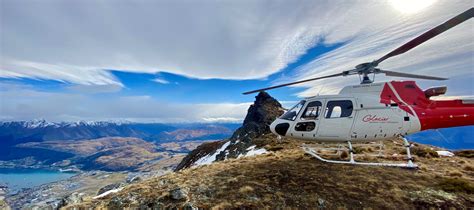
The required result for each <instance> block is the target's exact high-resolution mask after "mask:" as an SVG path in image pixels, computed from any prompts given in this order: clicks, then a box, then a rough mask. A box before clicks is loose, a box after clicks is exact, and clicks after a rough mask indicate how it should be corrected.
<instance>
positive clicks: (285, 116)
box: [280, 100, 306, 121]
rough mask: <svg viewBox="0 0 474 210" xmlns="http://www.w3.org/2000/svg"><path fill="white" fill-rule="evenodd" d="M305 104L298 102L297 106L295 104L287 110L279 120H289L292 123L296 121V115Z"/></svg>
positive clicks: (303, 101)
mask: <svg viewBox="0 0 474 210" xmlns="http://www.w3.org/2000/svg"><path fill="white" fill-rule="evenodd" d="M305 103H306V101H305V100H302V101H300V102H299V103H298V104H296V105H295V106H294V107H293V108H291V109H290V110H288V111H287V112H286V113H285V114H283V115H282V116H281V117H280V119H284V120H291V121H294V120H295V119H296V116H298V113H300V111H301V109H302V108H303V106H304V104H305Z"/></svg>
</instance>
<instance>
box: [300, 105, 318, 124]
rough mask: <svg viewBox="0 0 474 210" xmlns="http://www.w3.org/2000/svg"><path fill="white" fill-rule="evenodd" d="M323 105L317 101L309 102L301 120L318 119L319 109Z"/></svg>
mask: <svg viewBox="0 0 474 210" xmlns="http://www.w3.org/2000/svg"><path fill="white" fill-rule="evenodd" d="M322 106H323V104H322V103H321V102H319V101H312V102H309V103H308V105H307V106H306V109H305V110H304V112H303V114H302V115H301V119H302V120H315V119H316V118H318V117H319V113H320V112H321V107H322Z"/></svg>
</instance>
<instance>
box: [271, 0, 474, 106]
mask: <svg viewBox="0 0 474 210" xmlns="http://www.w3.org/2000/svg"><path fill="white" fill-rule="evenodd" d="M471 4H472V3H470V2H464V1H454V2H452V1H449V2H447V1H438V2H436V3H434V4H433V5H432V6H431V7H429V8H428V9H426V10H423V11H422V12H419V13H417V14H409V15H407V14H403V15H400V14H399V15H397V18H396V19H390V18H387V17H389V16H390V15H389V14H385V15H382V14H379V13H378V12H377V11H379V12H380V11H387V8H385V9H384V8H383V7H384V6H383V5H374V6H373V7H372V8H366V10H361V8H358V9H354V11H353V12H357V11H359V12H360V11H364V12H365V13H367V14H371V15H370V17H366V18H363V17H361V16H360V15H354V14H347V15H348V16H353V17H355V18H354V19H346V20H347V22H349V23H350V24H351V25H350V26H349V25H344V24H342V25H340V26H339V27H337V28H335V30H336V31H337V32H338V33H340V34H339V35H338V33H331V34H328V36H327V37H326V38H327V43H328V44H330V43H333V42H338V41H341V40H343V39H341V37H337V36H342V35H343V34H348V33H346V30H348V31H351V32H354V36H353V37H352V38H350V40H349V41H348V42H347V43H346V44H345V45H343V46H342V47H340V48H338V49H336V50H333V51H331V52H329V53H326V54H324V55H322V56H320V57H318V58H316V59H315V60H313V61H312V62H310V63H308V64H306V65H303V66H300V67H299V68H297V69H296V70H295V72H294V75H293V77H291V78H286V80H285V79H283V80H280V81H278V82H288V81H290V80H291V81H293V80H301V79H308V78H311V77H318V76H323V75H328V74H334V73H339V72H342V71H344V70H349V69H353V68H354V67H355V66H356V65H357V64H360V63H364V62H370V61H373V60H376V59H378V58H380V57H382V56H383V55H384V54H386V53H388V52H390V51H391V50H393V49H395V48H397V47H399V46H401V45H402V44H404V43H406V42H407V41H409V40H411V39H413V38H415V37H416V36H418V35H420V34H421V33H423V32H425V31H427V30H429V29H431V28H433V27H435V26H437V25H439V24H441V23H443V22H444V21H446V20H448V19H450V18H452V17H453V16H455V15H457V14H459V13H461V12H463V11H465V10H467V9H468V8H470V7H471V6H472V5H471ZM379 17H382V18H379ZM367 19H373V20H371V21H370V20H369V21H367ZM336 22H337V21H336ZM473 28H474V22H473V20H468V21H466V22H464V23H462V24H461V25H458V26H456V27H455V28H452V29H451V30H449V31H447V32H445V33H443V34H441V35H439V36H437V37H435V38H433V39H431V40H429V41H428V42H425V43H423V44H422V45H420V46H418V47H417V48H415V49H412V50H411V51H408V52H407V53H405V54H402V55H399V56H397V57H393V58H390V59H388V60H386V61H384V62H383V63H382V64H380V65H379V67H380V68H381V69H386V70H394V71H400V72H407V73H415V74H427V75H434V76H440V77H448V78H451V79H452V80H453V81H447V82H442V83H440V82H438V83H433V82H430V81H423V80H419V84H420V85H422V86H426V85H440V84H446V83H447V84H452V85H454V86H456V84H455V83H456V81H455V80H457V81H458V82H459V81H463V80H465V79H462V80H460V79H461V78H466V77H467V78H468V80H471V81H472V80H473V79H474V78H473V77H474V74H473V73H474V72H473V71H472V66H473V65H474V60H473V59H472V58H473V57H474V52H473V51H472V49H474V38H473V36H472V32H473V31H472V29H473ZM341 34H342V35H341ZM390 79H395V80H402V79H404V78H396V77H395V78H393V77H385V76H382V75H377V76H376V80H377V81H386V80H390ZM405 80H407V79H405ZM358 82H359V80H358V78H357V76H352V77H345V78H339V79H326V80H320V81H315V82H309V83H304V84H300V85H296V86H300V87H308V89H306V90H304V91H302V92H300V93H298V94H297V95H298V96H299V97H309V96H314V95H316V94H318V93H321V94H334V93H337V92H338V91H339V90H340V89H341V88H342V87H344V86H345V85H347V84H357V83H358ZM462 84H464V86H462V87H459V85H457V86H456V89H454V91H452V92H456V93H460V94H472V91H471V89H470V88H466V87H467V86H469V84H470V83H469V82H465V81H464V83H462ZM471 86H472V85H471Z"/></svg>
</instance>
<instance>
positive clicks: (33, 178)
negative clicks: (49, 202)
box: [0, 168, 76, 193]
mask: <svg viewBox="0 0 474 210" xmlns="http://www.w3.org/2000/svg"><path fill="white" fill-rule="evenodd" d="M75 174H76V173H71V172H59V171H52V170H43V169H5V168H0V185H6V186H7V187H8V189H9V193H15V192H17V191H18V190H21V189H22V188H32V187H36V186H40V185H42V184H46V183H49V182H55V181H59V180H64V179H67V178H69V177H72V176H74V175H75Z"/></svg>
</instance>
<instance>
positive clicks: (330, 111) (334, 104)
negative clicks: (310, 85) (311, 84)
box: [326, 100, 354, 118]
mask: <svg viewBox="0 0 474 210" xmlns="http://www.w3.org/2000/svg"><path fill="white" fill-rule="evenodd" d="M353 109H354V107H353V105H352V101H350V100H339V101H329V102H328V104H327V106H326V118H341V117H349V116H351V115H352V110H353Z"/></svg>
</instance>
